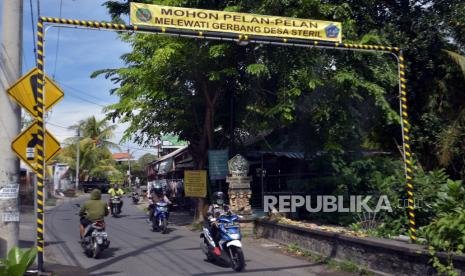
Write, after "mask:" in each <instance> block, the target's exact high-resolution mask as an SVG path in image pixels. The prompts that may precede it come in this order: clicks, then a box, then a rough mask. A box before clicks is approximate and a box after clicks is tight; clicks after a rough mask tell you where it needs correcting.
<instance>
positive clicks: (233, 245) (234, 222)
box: [200, 214, 245, 271]
mask: <svg viewBox="0 0 465 276" xmlns="http://www.w3.org/2000/svg"><path fill="white" fill-rule="evenodd" d="M216 223H217V224H218V229H219V235H220V240H219V244H218V246H219V248H220V250H221V255H219V256H217V255H216V254H215V253H213V248H214V247H215V242H214V241H213V237H212V235H211V233H210V228H209V227H206V226H204V227H203V231H202V233H201V234H200V238H201V239H203V240H202V242H201V245H200V246H201V248H202V251H203V252H204V253H205V255H206V256H207V260H208V261H210V262H211V261H214V260H215V259H220V260H222V261H224V262H226V263H229V264H230V265H231V267H232V269H234V270H235V271H242V270H243V269H244V267H245V261H244V253H243V252H242V243H241V230H240V225H239V217H238V216H237V215H233V214H228V215H224V216H220V217H219V218H217V219H216Z"/></svg>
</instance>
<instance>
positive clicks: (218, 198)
mask: <svg viewBox="0 0 465 276" xmlns="http://www.w3.org/2000/svg"><path fill="white" fill-rule="evenodd" d="M224 198H225V196H224V193H223V192H214V193H213V203H215V204H218V205H223V204H224Z"/></svg>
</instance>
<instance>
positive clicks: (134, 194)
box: [131, 192, 140, 204]
mask: <svg viewBox="0 0 465 276" xmlns="http://www.w3.org/2000/svg"><path fill="white" fill-rule="evenodd" d="M131 197H132V203H134V204H138V203H139V200H140V196H139V193H137V192H132V196H131Z"/></svg>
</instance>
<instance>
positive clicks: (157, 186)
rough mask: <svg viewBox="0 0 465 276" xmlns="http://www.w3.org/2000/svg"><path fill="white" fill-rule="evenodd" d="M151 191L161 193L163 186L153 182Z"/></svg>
mask: <svg viewBox="0 0 465 276" xmlns="http://www.w3.org/2000/svg"><path fill="white" fill-rule="evenodd" d="M151 192H152V193H155V194H156V195H158V196H160V195H163V188H162V187H161V185H160V184H155V185H153V187H152V190H151Z"/></svg>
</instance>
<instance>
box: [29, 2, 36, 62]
mask: <svg viewBox="0 0 465 276" xmlns="http://www.w3.org/2000/svg"><path fill="white" fill-rule="evenodd" d="M29 7H30V9H31V26H32V43H34V61H35V63H36V66H37V58H36V56H37V48H36V47H37V43H36V31H35V29H36V28H35V24H34V10H33V9H32V0H29Z"/></svg>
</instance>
